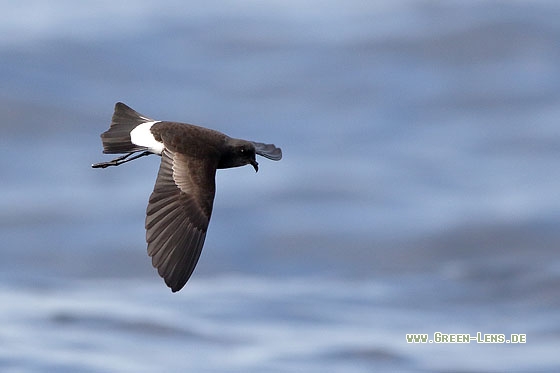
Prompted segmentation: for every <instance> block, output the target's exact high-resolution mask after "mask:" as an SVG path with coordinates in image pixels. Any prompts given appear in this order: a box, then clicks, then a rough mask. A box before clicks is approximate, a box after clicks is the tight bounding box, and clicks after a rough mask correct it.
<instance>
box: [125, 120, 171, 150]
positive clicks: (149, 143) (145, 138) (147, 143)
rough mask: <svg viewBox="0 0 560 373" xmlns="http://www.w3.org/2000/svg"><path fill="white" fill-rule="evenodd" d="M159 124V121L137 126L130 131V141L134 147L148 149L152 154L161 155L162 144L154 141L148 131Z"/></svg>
mask: <svg viewBox="0 0 560 373" xmlns="http://www.w3.org/2000/svg"><path fill="white" fill-rule="evenodd" d="M159 122H160V121H155V122H146V123H142V124H139V125H138V126H136V127H135V128H134V129H133V130H132V131H130V141H131V142H132V143H133V144H134V145H138V146H144V147H146V148H148V150H149V151H151V152H152V153H155V154H161V152H163V143H162V142H159V141H156V139H155V138H154V135H152V132H151V131H150V128H152V126H153V125H154V124H156V123H159Z"/></svg>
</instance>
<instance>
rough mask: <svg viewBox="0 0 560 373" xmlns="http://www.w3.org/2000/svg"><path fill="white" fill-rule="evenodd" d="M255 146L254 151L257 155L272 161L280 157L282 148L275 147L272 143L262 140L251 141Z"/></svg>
mask: <svg viewBox="0 0 560 373" xmlns="http://www.w3.org/2000/svg"><path fill="white" fill-rule="evenodd" d="M253 145H254V146H255V152H256V153H257V154H258V155H262V156H263V157H266V158H268V159H272V160H273V161H279V160H281V159H282V149H280V148H277V147H276V146H275V145H274V144H263V143H262V142H255V141H253Z"/></svg>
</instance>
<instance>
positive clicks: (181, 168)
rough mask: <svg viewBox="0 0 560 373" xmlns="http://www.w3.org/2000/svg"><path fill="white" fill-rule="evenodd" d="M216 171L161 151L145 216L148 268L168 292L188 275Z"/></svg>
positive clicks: (202, 231) (197, 250)
mask: <svg viewBox="0 0 560 373" xmlns="http://www.w3.org/2000/svg"><path fill="white" fill-rule="evenodd" d="M215 175H216V167H215V166H214V165H211V164H205V163H204V161H200V160H193V159H190V158H188V157H186V156H184V155H182V154H180V153H176V152H172V151H170V150H169V149H167V148H166V149H164V150H163V153H162V157H161V165H160V168H159V173H158V176H157V179H156V184H155V186H154V191H153V193H152V195H151V196H150V201H149V203H148V208H147V211H146V241H147V242H148V255H150V256H151V257H152V264H153V266H154V267H155V268H157V270H158V273H159V275H160V276H161V277H163V279H164V280H165V283H166V284H167V286H169V287H170V288H171V290H172V291H173V292H176V291H178V290H181V288H182V287H183V286H185V284H186V283H187V280H188V279H189V277H190V276H191V274H192V272H193V270H194V267H195V266H196V263H197V262H198V258H199V257H200V252H201V251H202V245H203V244H204V238H205V237H206V229H207V228H208V223H209V221H210V215H211V214H212V205H213V202H214V194H215V189H216V187H215Z"/></svg>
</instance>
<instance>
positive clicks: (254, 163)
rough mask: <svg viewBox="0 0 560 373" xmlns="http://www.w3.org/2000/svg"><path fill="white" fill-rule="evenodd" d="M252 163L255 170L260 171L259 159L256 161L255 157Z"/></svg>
mask: <svg viewBox="0 0 560 373" xmlns="http://www.w3.org/2000/svg"><path fill="white" fill-rule="evenodd" d="M251 165H252V166H253V168H254V169H255V172H259V164H258V163H257V161H255V160H254V159H253V160H251Z"/></svg>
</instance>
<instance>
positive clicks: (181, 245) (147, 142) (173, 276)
mask: <svg viewBox="0 0 560 373" xmlns="http://www.w3.org/2000/svg"><path fill="white" fill-rule="evenodd" d="M101 140H102V142H103V153H105V154H124V155H123V156H121V157H118V158H115V159H113V160H112V161H109V162H102V163H96V164H94V165H92V167H93V168H105V167H109V166H118V165H121V164H123V163H126V162H130V161H132V160H134V159H138V158H140V157H143V156H146V155H150V154H157V155H160V156H161V164H160V167H159V172H158V175H157V179H156V184H155V186H154V191H153V192H152V195H151V196H150V199H149V202H148V208H147V210H146V241H147V243H148V255H149V256H150V257H151V258H152V265H153V266H154V267H155V268H157V270H158V273H159V275H160V276H161V277H163V279H164V280H165V283H166V284H167V286H169V287H170V288H171V290H172V291H173V292H176V291H179V290H181V289H182V288H183V286H185V284H186V283H187V281H188V279H189V278H190V276H191V274H192V273H193V270H194V268H195V266H196V263H197V262H198V258H199V257H200V253H201V251H202V246H203V244H204V238H205V237H206V230H207V228H208V223H209V221H210V215H211V214H212V205H213V203H214V194H215V191H216V184H215V175H216V170H217V169H218V168H230V167H239V166H244V165H247V164H250V165H252V166H253V167H254V168H255V171H258V163H257V161H256V159H255V154H258V155H261V156H263V157H266V158H268V159H272V160H274V161H279V160H280V159H281V158H282V150H281V149H280V148H277V147H276V146H274V145H273V144H263V143H260V142H253V141H246V140H240V139H235V138H232V137H229V136H227V135H224V134H223V133H221V132H218V131H214V130H211V129H207V128H203V127H199V126H195V125H192V124H187V123H177V122H167V121H158V120H154V119H150V118H148V117H146V116H145V115H142V114H139V113H137V112H136V111H134V110H133V109H131V108H130V107H128V106H126V105H125V104H123V103H121V102H118V103H117V104H116V105H115V112H114V114H113V118H112V120H111V127H110V128H109V129H108V130H107V131H106V132H104V133H102V134H101Z"/></svg>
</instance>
